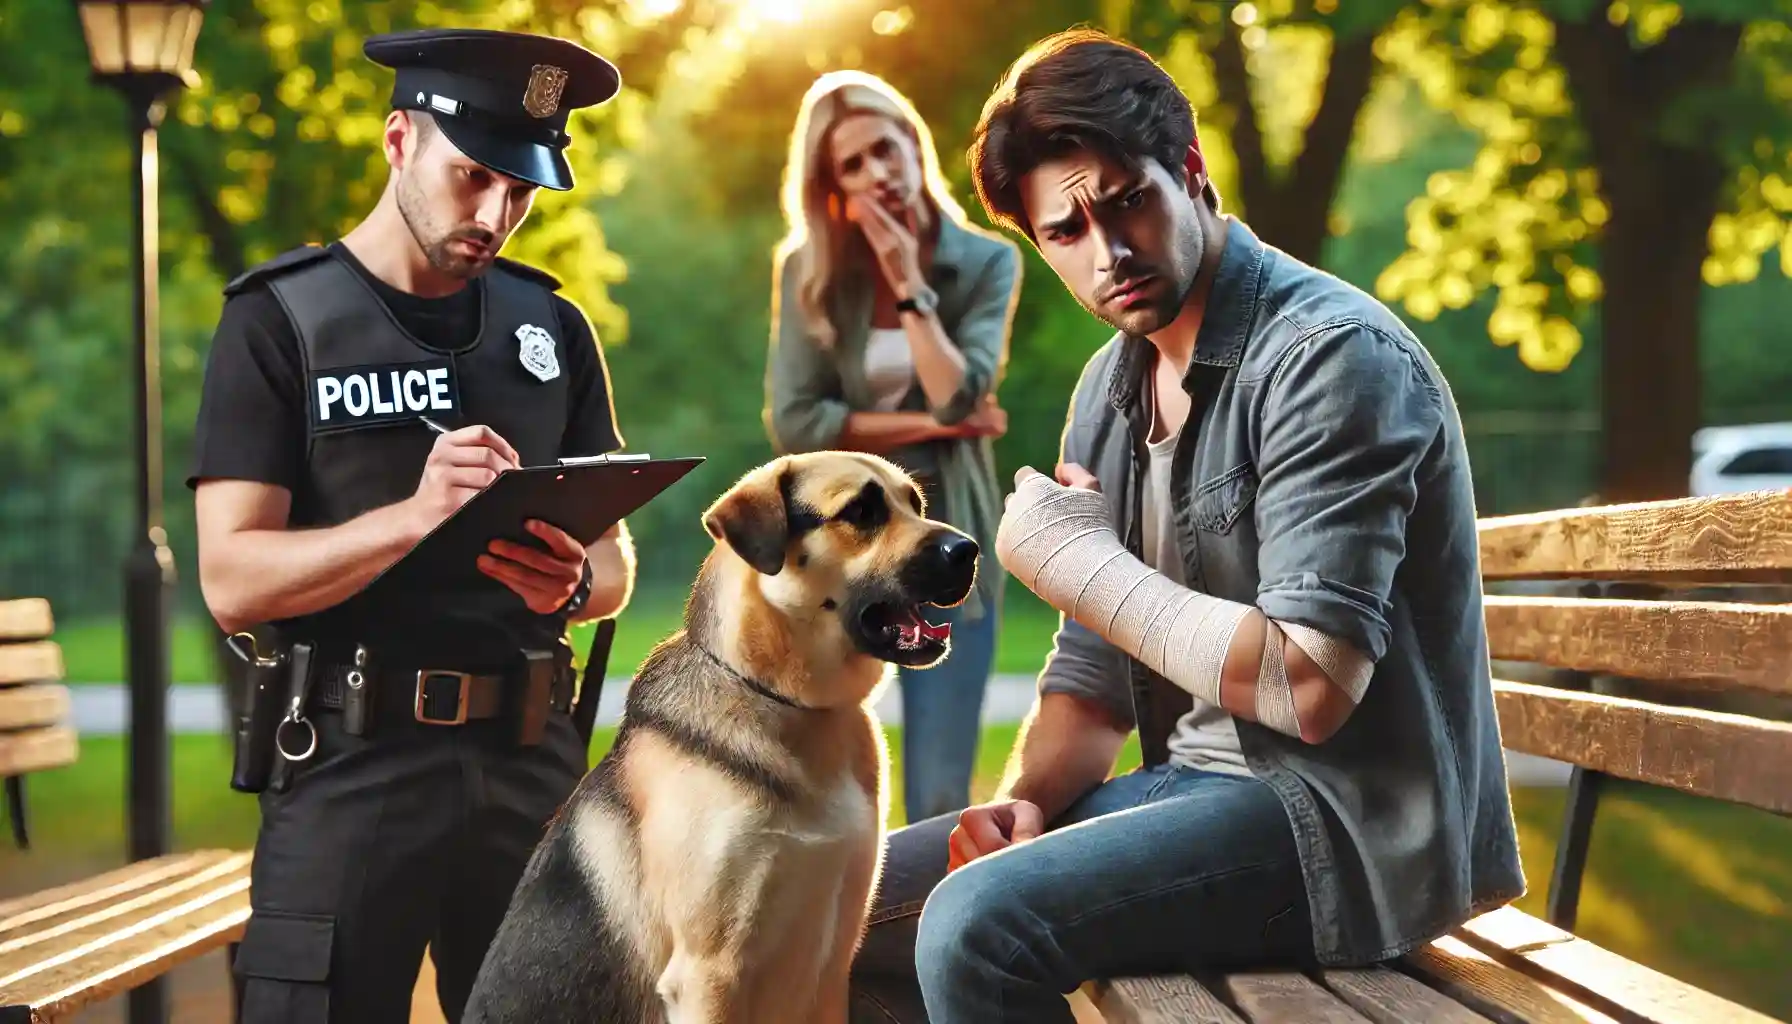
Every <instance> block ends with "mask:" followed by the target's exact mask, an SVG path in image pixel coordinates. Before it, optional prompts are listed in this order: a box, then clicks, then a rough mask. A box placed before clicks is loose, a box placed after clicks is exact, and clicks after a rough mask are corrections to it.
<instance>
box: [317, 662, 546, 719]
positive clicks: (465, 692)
mask: <svg viewBox="0 0 1792 1024" xmlns="http://www.w3.org/2000/svg"><path fill="white" fill-rule="evenodd" d="M356 672H359V673H361V674H362V679H361V685H362V686H365V687H366V688H367V689H369V690H371V691H372V693H374V694H375V697H374V705H375V708H376V709H377V711H378V712H379V713H380V714H381V715H382V717H384V716H389V715H396V716H406V715H407V713H408V717H410V718H413V719H415V720H416V721H418V722H421V723H423V724H425V725H461V724H463V723H465V722H472V721H479V720H482V719H489V718H497V717H499V716H500V715H502V714H504V712H505V698H506V696H507V694H509V693H511V692H512V691H513V690H516V689H519V688H521V687H523V686H524V685H525V680H524V678H523V675H524V673H523V672H522V671H517V672H512V673H503V674H481V673H474V672H462V671H459V670H457V669H444V668H418V667H413V666H396V665H379V666H373V667H369V668H365V669H360V668H356V667H355V666H354V665H348V664H340V663H338V664H327V665H323V666H320V667H319V675H318V680H317V681H318V690H317V695H316V697H315V706H316V707H318V708H325V709H329V710H333V711H337V710H342V709H343V708H344V707H346V706H347V704H348V695H349V690H350V687H351V683H352V680H351V679H350V676H351V674H352V673H356ZM574 675H575V674H574V672H573V669H572V666H570V665H558V666H556V667H555V668H554V670H553V682H552V685H551V686H550V688H549V690H548V705H549V707H551V708H552V709H553V710H555V711H560V712H568V711H570V710H571V708H572V699H573V689H574V683H575V678H574Z"/></svg>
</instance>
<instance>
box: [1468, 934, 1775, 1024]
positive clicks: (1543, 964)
mask: <svg viewBox="0 0 1792 1024" xmlns="http://www.w3.org/2000/svg"><path fill="white" fill-rule="evenodd" d="M1459 937H1460V938H1461V939H1462V940H1463V941H1464V942H1465V943H1467V944H1469V945H1471V946H1474V947H1475V948H1476V949H1478V950H1480V951H1481V952H1483V953H1486V954H1488V955H1489V956H1492V957H1493V958H1494V959H1496V960H1499V961H1500V962H1501V963H1504V964H1506V965H1508V966H1511V967H1516V968H1518V969H1519V970H1521V971H1525V972H1526V973H1528V974H1531V975H1533V976H1534V977H1538V978H1540V979H1541V980H1543V981H1545V982H1547V983H1549V984H1551V985H1554V986H1557V987H1559V988H1562V989H1564V990H1566V991H1570V992H1575V994H1577V995H1585V996H1586V997H1587V998H1588V999H1589V1001H1593V1000H1599V999H1603V1000H1605V1001H1606V1002H1608V1003H1610V1004H1612V1005H1615V1006H1617V1007H1619V1008H1621V1009H1623V1010H1625V1011H1626V1012H1628V1013H1631V1014H1634V1015H1635V1016H1636V1017H1637V1018H1638V1019H1639V1020H1645V1021H1649V1022H1650V1024H1711V1022H1714V1021H1723V1022H1724V1024H1774V1018H1772V1017H1769V1016H1767V1015H1765V1014H1762V1013H1757V1012H1755V1011H1754V1010H1751V1009H1749V1008H1748V1007H1746V1006H1742V1005H1740V1004H1738V1003H1733V1002H1730V1001H1729V1000H1728V999H1724V998H1722V997H1721V996H1716V995H1712V994H1711V993H1709V992H1705V991H1703V990H1701V989H1697V988H1694V987H1693V986H1691V985H1688V984H1686V983H1685V982H1683V981H1678V980H1676V979H1674V978H1671V977H1669V976H1668V975H1665V974H1662V973H1660V972H1658V971H1654V970H1651V969H1649V968H1648V967H1645V966H1643V965H1642V964H1639V963H1633V962H1632V961H1630V960H1626V959H1625V958H1623V957H1621V956H1619V955H1617V954H1616V953H1612V952H1610V951H1609V950H1606V949H1604V948H1602V947H1600V946H1595V945H1594V944H1592V943H1591V942H1588V941H1587V940H1585V939H1582V938H1579V937H1578V936H1575V935H1572V934H1570V933H1568V932H1565V931H1562V930H1561V929H1560V928H1557V927H1555V926H1554V925H1552V924H1550V923H1549V922H1547V921H1542V920H1539V919H1538V918H1535V917H1532V916H1531V915H1529V914H1527V913H1525V912H1524V911H1522V910H1519V909H1518V908H1516V907H1502V908H1501V909H1499V910H1496V911H1494V912H1492V913H1490V914H1483V915H1482V916H1480V917H1478V918H1476V919H1474V920H1473V921H1470V922H1469V923H1468V924H1466V925H1464V926H1463V928H1462V929H1461V934H1460V936H1459Z"/></svg>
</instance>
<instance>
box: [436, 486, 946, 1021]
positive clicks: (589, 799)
mask: <svg viewBox="0 0 1792 1024" xmlns="http://www.w3.org/2000/svg"><path fill="white" fill-rule="evenodd" d="M703 524H704V526H705V528H707V530H708V531H709V533H710V535H711V536H712V537H714V538H715V540H716V541H717V543H716V546H715V549H714V551H712V552H711V554H710V555H709V557H708V558H707V559H705V561H704V563H703V566H702V568H701V569H700V570H699V572H698V575H697V578H696V581H695V582H694V584H693V585H692V590H691V596H690V599H689V601H688V603H687V604H686V606H685V626H684V629H683V630H681V631H679V632H678V633H675V634H673V635H672V636H671V637H670V638H668V639H666V640H664V641H662V642H661V643H660V644H659V646H657V647H655V648H654V650H653V652H652V653H651V654H649V655H648V656H647V658H646V660H645V661H643V662H642V664H641V667H640V670H639V671H638V673H637V674H636V676H635V679H634V682H633V684H632V685H631V686H630V688H629V692H628V698H627V702H626V707H625V710H624V712H623V720H622V725H621V729H620V732H619V733H618V735H617V738H616V743H615V745H614V747H612V749H611V751H610V752H609V754H608V755H606V756H605V757H604V759H603V761H602V762H601V763H599V764H598V766H597V767H596V768H594V769H593V770H592V771H591V773H590V774H589V775H587V776H586V777H585V779H584V781H583V782H581V783H580V785H579V787H578V789H577V790H576V791H575V792H574V793H573V795H572V798H571V799H570V800H568V801H567V803H566V805H565V806H564V807H563V808H561V811H560V814H559V815H557V816H556V818H555V820H554V821H553V823H552V824H551V825H550V826H549V828H548V830H547V833H546V835H545V836H544V837H543V839H542V842H541V844H540V846H539V847H538V848H537V849H536V851H535V854H534V856H533V858H532V859H531V861H530V863H529V866H528V869H527V870H526V871H525V872H524V875H523V879H522V881H521V883H520V884H519V885H518V887H517V891H516V893H515V895H514V897H513V898H512V901H511V904H510V909H509V913H508V915H507V916H506V918H505V920H504V923H503V925H502V927H501V928H500V929H499V932H498V935H497V938H496V939H495V940H494V942H493V944H492V947H491V950H490V952H489V953H488V954H487V956H486V959H485V963H484V965H483V967H482V968H481V971H480V974H479V978H478V980H477V982H476V983H475V985H474V989H473V994H472V998H471V1000H470V1001H469V1004H468V1007H467V1013H466V1018H465V1019H466V1020H467V1021H468V1022H490V1024H554V1022H560V1021H567V1022H571V1021H577V1022H579V1024H653V1022H662V1021H664V1022H670V1024H687V1022H688V1024H695V1022H717V1024H719V1022H723V1021H726V1022H731V1024H734V1022H739V1024H773V1022H787V1024H809V1022H822V1021H827V1022H843V1021H845V1020H846V1004H847V996H846V984H847V973H848V970H849V968H850V965H851V961H852V957H853V954H854V952H855V951H856V949H857V947H858V944H859V941H860V939H861V937H862V934H863V931H864V924H865V916H866V911H867V907H868V904H869V901H870V895H871V891H872V889H873V887H874V885H875V884H876V880H877V876H878V872H879V869H880V867H881V863H882V856H883V823H884V821H885V818H886V813H887V808H888V796H887V788H886V785H885V776H886V769H887V766H888V763H889V757H888V752H887V750H886V749H885V746H884V740H883V732H882V730H881V728H880V726H879V725H878V722H877V720H876V718H875V716H874V715H873V714H872V712H871V710H870V707H869V704H870V703H871V698H872V697H873V696H874V695H875V693H876V691H877V689H878V687H879V686H880V684H881V683H882V681H883V679H884V677H885V676H886V669H887V665H888V664H889V663H895V664H899V665H914V666H927V665H931V664H934V663H936V662H938V661H939V660H940V659H942V658H943V657H945V656H946V653H947V650H948V647H949V642H950V641H949V635H948V634H949V632H950V630H949V627H941V626H934V625H931V624H929V623H928V622H927V620H926V619H925V618H923V613H924V609H925V608H926V607H927V606H930V605H932V606H941V607H950V606H954V605H957V604H959V603H960V602H962V601H963V600H964V599H965V597H966V596H967V595H968V594H969V593H970V590H971V587H972V584H973V582H974V580H975V576H976V571H977V545H976V543H975V542H974V541H973V540H971V538H969V537H967V536H966V535H964V534H963V533H961V532H959V531H958V530H955V529H953V528H952V527H950V526H947V525H946V524H944V523H940V522H935V521H933V520H930V519H927V518H925V516H924V509H923V504H922V498H921V495H920V493H919V492H918V491H917V490H916V488H915V486H914V484H913V483H912V482H911V481H910V479H909V478H908V477H906V476H905V475H904V474H903V473H902V472H901V471H900V470H899V469H897V468H896V467H895V466H894V465H892V464H891V463H889V462H888V461H886V460H884V459H880V458H877V457H876V456H870V455H860V454H854V453H848V452H820V453H814V454H806V455H796V456H789V457H785V458H781V459H778V460H777V461H774V462H771V463H769V464H767V465H764V466H761V467H760V468H758V469H756V470H754V471H752V472H751V473H748V474H747V475H746V476H745V477H743V478H742V479H741V480H740V481H739V482H738V483H737V484H736V485H735V486H734V487H732V488H730V489H729V490H728V491H727V493H725V494H723V495H722V496H721V497H720V498H718V499H717V500H716V502H715V504H713V505H711V506H710V508H709V509H708V511H707V512H706V513H705V514H704V517H703Z"/></svg>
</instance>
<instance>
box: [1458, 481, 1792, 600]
mask: <svg viewBox="0 0 1792 1024" xmlns="http://www.w3.org/2000/svg"><path fill="white" fill-rule="evenodd" d="M1478 525H1479V534H1480V549H1481V575H1482V577H1483V578H1485V579H1490V580H1502V579H1565V578H1575V577H1579V578H1587V579H1608V580H1622V579H1630V580H1637V579H1653V580H1661V581H1664V582H1665V581H1675V582H1682V581H1700V580H1704V581H1713V582H1731V583H1756V582H1759V583H1777V582H1785V581H1787V580H1792V491H1788V492H1780V491H1754V492H1751V493H1748V494H1726V495H1722V496H1719V497H1710V498H1681V499H1677V500H1673V501H1653V502H1638V503H1636V504H1629V505H1606V506H1602V507H1599V508H1584V509H1561V510H1556V511H1551V512H1538V513H1533V514H1529V515H1516V516H1493V517H1489V518H1485V519H1482V520H1481V521H1480V523H1479V524H1478Z"/></svg>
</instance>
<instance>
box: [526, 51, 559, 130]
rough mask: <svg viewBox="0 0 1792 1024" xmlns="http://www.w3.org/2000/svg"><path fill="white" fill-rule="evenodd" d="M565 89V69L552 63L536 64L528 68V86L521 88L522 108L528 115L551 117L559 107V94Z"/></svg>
mask: <svg viewBox="0 0 1792 1024" xmlns="http://www.w3.org/2000/svg"><path fill="white" fill-rule="evenodd" d="M565 91H566V69H565V68H557V67H555V66H553V65H552V64H537V65H535V66H534V67H533V68H531V69H529V86H528V88H527V89H525V90H523V109H524V110H526V111H528V112H529V116H530V117H552V116H553V114H554V111H556V110H559V109H560V94H561V93H563V92H565Z"/></svg>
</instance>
